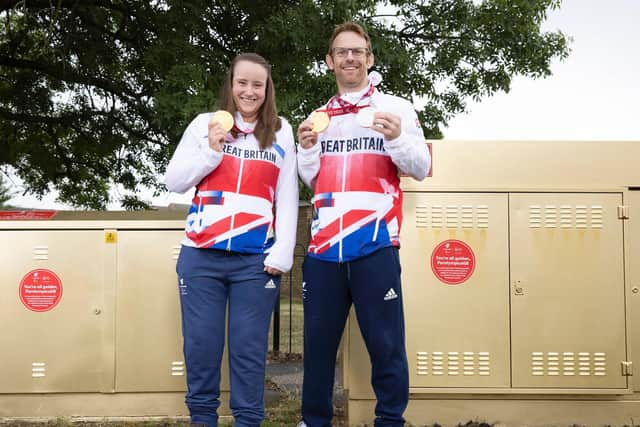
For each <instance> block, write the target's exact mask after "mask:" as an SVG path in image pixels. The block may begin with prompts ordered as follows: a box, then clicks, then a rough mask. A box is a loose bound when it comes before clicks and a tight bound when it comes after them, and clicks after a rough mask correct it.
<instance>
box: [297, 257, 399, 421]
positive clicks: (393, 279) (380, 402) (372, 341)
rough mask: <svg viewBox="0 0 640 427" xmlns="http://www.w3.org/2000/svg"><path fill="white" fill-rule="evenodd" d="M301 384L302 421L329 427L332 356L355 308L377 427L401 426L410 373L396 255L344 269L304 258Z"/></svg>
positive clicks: (348, 264)
mask: <svg viewBox="0 0 640 427" xmlns="http://www.w3.org/2000/svg"><path fill="white" fill-rule="evenodd" d="M303 281H304V283H303V298H304V379H303V387H302V418H303V420H304V422H305V424H306V425H307V426H308V427H328V426H331V419H332V418H333V405H332V394H333V381H334V375H335V364H336V352H337V350H338V345H339V343H340V338H341V337H342V332H343V330H344V325H345V321H346V319H347V315H348V313H349V308H350V307H351V304H352V303H353V304H354V306H355V310H356V315H357V318H358V325H359V326H360V332H361V333H362V337H363V338H364V342H365V344H366V346H367V350H368V352H369V358H370V360H371V365H372V370H371V385H372V386H373V390H374V392H375V394H376V398H377V405H376V408H375V416H376V417H375V421H374V425H375V426H376V427H382V426H394V427H395V426H402V425H403V424H404V419H403V416H402V414H403V413H404V410H405V409H406V407H407V403H408V401H409V369H408V363H407V354H406V349H405V334H404V315H403V309H402V292H401V288H400V258H399V254H398V249H397V248H393V247H389V248H384V249H381V250H379V251H376V252H374V253H372V254H370V255H367V256H365V257H363V258H359V259H357V260H354V261H350V262H346V263H335V262H326V261H321V260H318V259H315V258H312V257H310V256H307V257H306V258H305V260H304V264H303Z"/></svg>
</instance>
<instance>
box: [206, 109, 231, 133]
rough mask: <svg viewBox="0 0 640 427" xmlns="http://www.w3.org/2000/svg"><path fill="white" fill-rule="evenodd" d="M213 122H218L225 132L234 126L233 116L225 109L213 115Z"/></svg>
mask: <svg viewBox="0 0 640 427" xmlns="http://www.w3.org/2000/svg"><path fill="white" fill-rule="evenodd" d="M211 121H212V122H218V123H220V125H221V126H222V129H224V131H225V132H229V131H230V130H231V129H232V128H233V116H232V115H231V114H230V113H229V112H227V111H224V110H218V111H216V112H215V113H213V116H212V117H211Z"/></svg>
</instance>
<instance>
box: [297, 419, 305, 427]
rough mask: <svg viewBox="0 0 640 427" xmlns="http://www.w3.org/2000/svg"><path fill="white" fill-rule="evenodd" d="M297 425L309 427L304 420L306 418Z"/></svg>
mask: <svg viewBox="0 0 640 427" xmlns="http://www.w3.org/2000/svg"><path fill="white" fill-rule="evenodd" d="M296 427H307V424H306V423H305V422H304V420H302V421H300V422H299V423H298V425H296Z"/></svg>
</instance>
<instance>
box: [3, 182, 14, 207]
mask: <svg viewBox="0 0 640 427" xmlns="http://www.w3.org/2000/svg"><path fill="white" fill-rule="evenodd" d="M12 197H13V194H12V193H11V189H10V188H9V186H8V185H7V182H6V181H5V179H4V177H3V176H2V174H0V209H10V208H11V206H10V205H8V204H7V202H8V201H9V200H11V198H12Z"/></svg>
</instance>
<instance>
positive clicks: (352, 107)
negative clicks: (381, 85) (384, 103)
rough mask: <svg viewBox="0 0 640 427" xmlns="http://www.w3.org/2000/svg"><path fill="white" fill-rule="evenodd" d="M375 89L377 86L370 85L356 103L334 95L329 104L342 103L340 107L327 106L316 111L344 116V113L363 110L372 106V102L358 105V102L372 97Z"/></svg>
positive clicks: (331, 115)
mask: <svg viewBox="0 0 640 427" xmlns="http://www.w3.org/2000/svg"><path fill="white" fill-rule="evenodd" d="M375 90H376V88H375V87H373V85H369V90H367V91H366V92H365V93H364V95H362V96H361V97H360V99H359V100H358V101H356V103H355V104H352V103H350V102H348V101H345V100H344V99H342V98H340V97H339V96H338V95H334V96H333V98H331V99H330V100H329V102H328V104H327V105H333V103H334V102H337V103H338V104H339V105H340V107H337V108H330V107H327V108H325V109H323V110H316V111H320V112H324V113H327V114H328V115H329V117H334V116H342V115H344V114H355V113H357V112H358V111H360V110H362V109H363V108H367V107H369V106H370V104H367V105H357V104H358V103H360V101H362V100H363V99H365V98H368V97H370V96H371V95H372V94H373V92H374V91H375Z"/></svg>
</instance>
